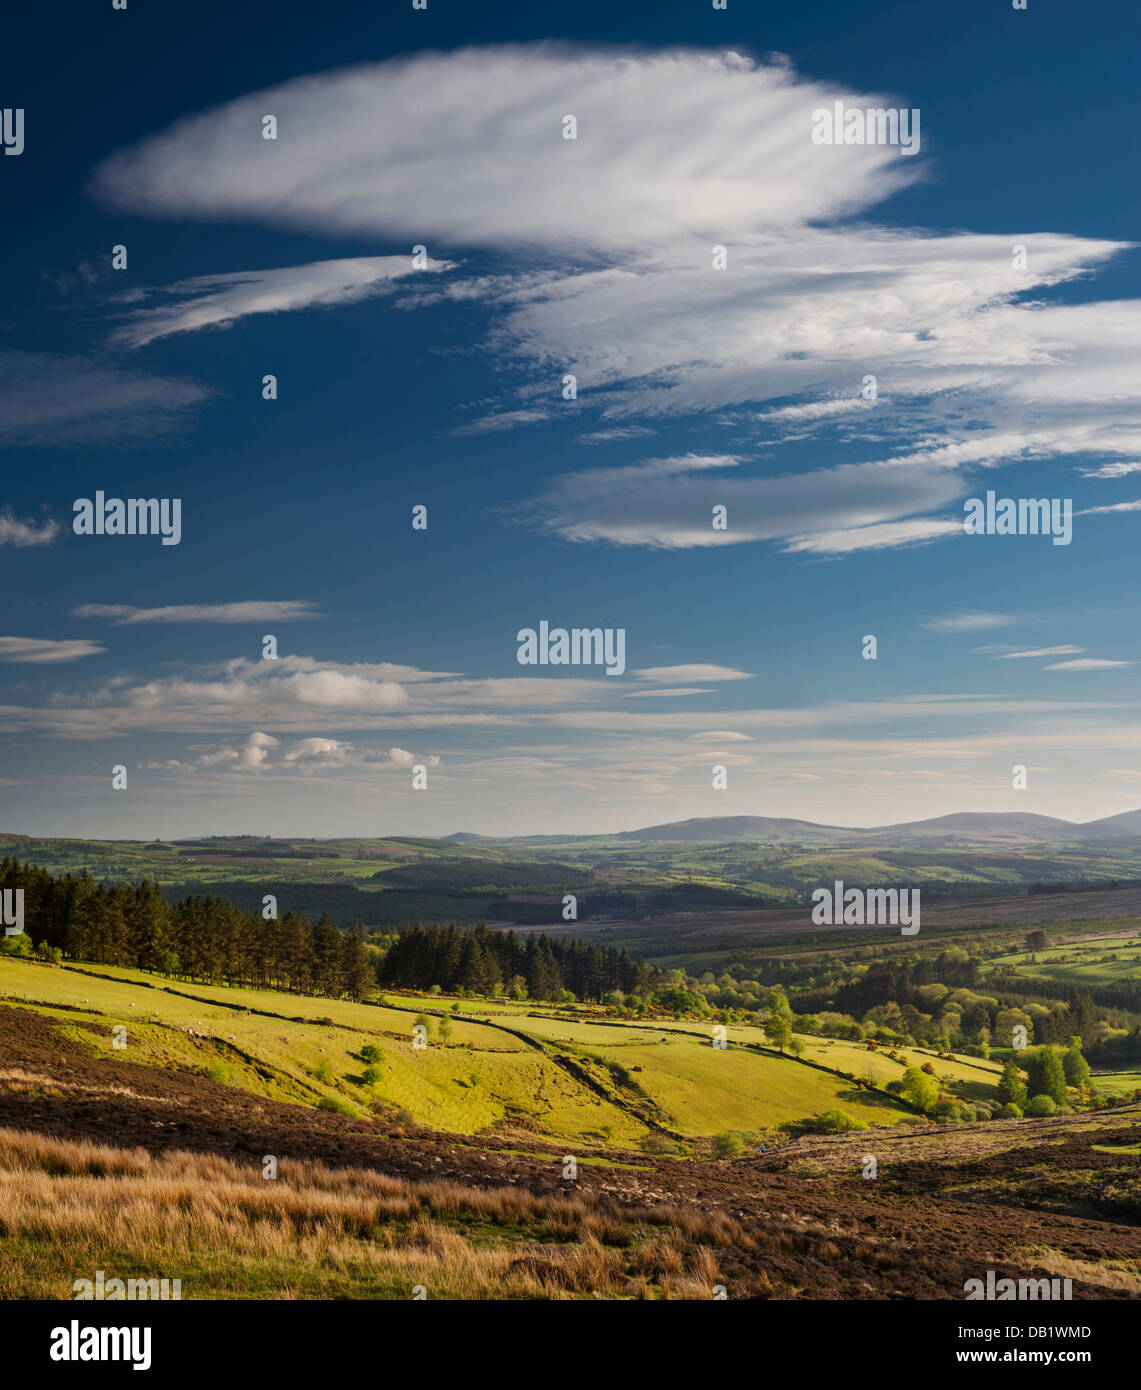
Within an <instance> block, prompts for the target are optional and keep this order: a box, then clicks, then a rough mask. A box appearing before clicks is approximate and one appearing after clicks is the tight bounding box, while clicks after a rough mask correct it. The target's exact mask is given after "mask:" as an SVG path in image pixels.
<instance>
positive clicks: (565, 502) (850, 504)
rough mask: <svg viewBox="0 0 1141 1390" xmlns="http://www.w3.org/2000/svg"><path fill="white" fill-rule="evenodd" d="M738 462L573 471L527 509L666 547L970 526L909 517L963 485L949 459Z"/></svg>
mask: <svg viewBox="0 0 1141 1390" xmlns="http://www.w3.org/2000/svg"><path fill="white" fill-rule="evenodd" d="M740 464H741V460H740V458H738V457H735V456H730V455H698V454H688V455H684V456H680V457H675V458H664V459H650V460H647V461H646V462H644V463H638V464H632V465H630V466H628V467H625V468H599V469H593V470H590V471H584V472H579V473H566V474H562V475H560V476H558V477H556V478H553V479H552V480H551V481H550V482H549V483H548V484H547V487H546V489H545V490H544V491H543V492H542V493H540V494H538V495H537V496H536V497H533V498H531V499H529V500H528V501H527V502H526V503H525V504H523V505H522V507H521V508H520V511H519V515H520V517H521V519H522V520H524V521H527V522H529V523H530V524H532V525H534V526H536V527H538V528H539V529H541V530H544V531H547V532H551V533H553V534H556V535H559V536H561V537H562V538H563V539H565V540H572V541H599V540H605V541H609V542H611V543H613V544H616V545H644V546H653V547H657V548H661V549H681V548H686V547H691V546H716V545H733V544H741V543H743V542H746V541H759V540H770V541H782V542H784V549H786V550H789V551H792V552H804V551H814V552H816V553H835V552H842V551H844V550H849V549H854V548H866V547H869V546H880V545H898V544H902V543H905V542H913V541H917V540H925V539H933V538H935V537H939V536H944V535H951V534H954V533H955V532H957V533H958V534H960V535H961V534H962V531H963V527H962V523H961V522H947V521H942V520H928V519H922V518H919V519H912V520H909V521H904V520H903V518H906V517H909V516H910V514H912V513H915V512H920V511H923V510H925V509H926V508H929V507H933V506H942V505H944V504H946V503H947V502H949V501H951V500H952V498H954V497H956V496H957V495H958V494H959V493H960V492H961V483H960V482H959V480H958V479H957V478H956V477H955V475H954V473H952V472H949V471H948V470H946V469H943V468H938V467H935V468H928V469H924V468H921V467H916V468H909V469H900V468H894V467H892V466H891V465H889V464H843V465H841V466H840V467H837V468H829V469H817V470H814V471H812V472H809V473H790V474H785V475H784V476H781V477H775V478H774V477H765V478H756V477H747V476H742V475H740V474H739V472H738V471H734V472H732V473H730V472H728V470H730V469H732V470H739V469H740ZM718 506H723V507H725V508H726V510H727V525H726V527H725V528H724V529H721V530H715V529H714V526H713V509H714V508H715V507H718ZM885 518H891V524H890V526H889V525H887V524H885Z"/></svg>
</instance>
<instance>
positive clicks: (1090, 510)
mask: <svg viewBox="0 0 1141 1390" xmlns="http://www.w3.org/2000/svg"><path fill="white" fill-rule="evenodd" d="M1112 512H1141V501H1137V502H1113V503H1111V504H1110V505H1109V506H1105V507H1086V508H1085V509H1084V510H1083V511H1080V512H1077V513H1076V515H1077V516H1108V515H1109V514H1110V513H1112Z"/></svg>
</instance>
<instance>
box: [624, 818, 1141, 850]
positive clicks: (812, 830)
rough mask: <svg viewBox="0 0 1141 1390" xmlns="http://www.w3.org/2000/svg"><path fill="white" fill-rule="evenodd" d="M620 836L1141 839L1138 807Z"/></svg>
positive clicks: (706, 822) (708, 822)
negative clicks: (1097, 812) (1081, 815)
mask: <svg viewBox="0 0 1141 1390" xmlns="http://www.w3.org/2000/svg"><path fill="white" fill-rule="evenodd" d="M617 838H618V839H623V840H691V841H695V842H705V843H709V842H715V843H724V842H725V841H733V840H750V841H758V842H763V843H766V844H787V843H789V842H790V841H791V842H794V843H797V842H798V843H800V844H804V845H839V844H870V843H880V844H883V843H885V842H886V843H890V844H893V845H899V844H907V843H914V844H920V843H928V844H930V843H940V844H951V843H956V842H957V843H963V844H976V845H977V844H979V843H980V842H982V843H990V844H997V843H1001V844H1032V843H1035V842H1041V843H1058V842H1068V841H1082V842H1088V841H1101V840H1132V839H1141V810H1137V811H1123V812H1122V813H1121V814H1120V815H1117V816H1106V817H1104V818H1103V819H1102V820H1094V821H1085V822H1075V821H1068V820H1058V819H1056V818H1055V817H1054V816H1036V815H1032V814H1030V813H1028V812H1022V811H962V812H959V813H958V814H957V815H951V816H937V817H936V818H935V819H933V820H917V821H904V822H902V823H901V824H898V825H877V826H842V825H818V824H817V823H816V822H815V821H807V820H789V819H785V818H783V817H776V816H704V817H700V818H698V819H696V820H682V821H671V822H669V823H668V824H666V825H650V826H646V827H644V828H643V829H641V830H624V831H622V832H621V833H620V834H619V835H618V836H617Z"/></svg>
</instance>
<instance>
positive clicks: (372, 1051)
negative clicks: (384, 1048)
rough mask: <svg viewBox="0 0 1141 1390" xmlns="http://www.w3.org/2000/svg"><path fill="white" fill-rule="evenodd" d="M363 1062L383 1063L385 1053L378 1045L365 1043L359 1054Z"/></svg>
mask: <svg viewBox="0 0 1141 1390" xmlns="http://www.w3.org/2000/svg"><path fill="white" fill-rule="evenodd" d="M359 1056H360V1059H361V1061H362V1062H383V1061H384V1053H383V1052H381V1050H380V1048H379V1047H377V1045H376V1043H365V1045H364V1047H362V1048H361V1050H360V1053H359Z"/></svg>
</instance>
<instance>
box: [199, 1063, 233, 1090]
mask: <svg viewBox="0 0 1141 1390" xmlns="http://www.w3.org/2000/svg"><path fill="white" fill-rule="evenodd" d="M206 1075H207V1077H208V1078H209V1079H210V1080H211V1081H217V1082H218V1084H219V1085H220V1086H228V1085H229V1084H230V1082H231V1081H233V1079H234V1073H233V1070H232V1069H231V1068H230V1067H228V1066H226V1065H225V1063H224V1062H211V1063H210V1065H209V1066H208V1067H207V1068H206Z"/></svg>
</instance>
